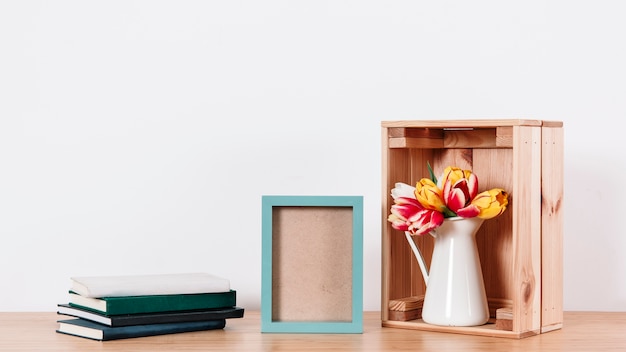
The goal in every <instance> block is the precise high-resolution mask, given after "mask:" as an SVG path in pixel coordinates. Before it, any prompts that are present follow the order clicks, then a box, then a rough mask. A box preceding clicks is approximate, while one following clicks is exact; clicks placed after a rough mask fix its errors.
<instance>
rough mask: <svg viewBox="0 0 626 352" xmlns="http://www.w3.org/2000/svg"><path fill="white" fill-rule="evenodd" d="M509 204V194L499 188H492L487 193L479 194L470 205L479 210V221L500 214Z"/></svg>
mask: <svg viewBox="0 0 626 352" xmlns="http://www.w3.org/2000/svg"><path fill="white" fill-rule="evenodd" d="M508 204H509V194H508V193H506V192H505V191H504V190H503V189H501V188H494V189H491V190H489V191H484V192H482V193H479V194H478V195H477V196H476V198H474V200H472V205H475V206H476V207H477V208H478V209H480V213H478V217H479V218H481V219H491V218H495V217H496V216H498V215H500V214H502V213H503V212H504V211H505V210H506V206H507V205H508Z"/></svg>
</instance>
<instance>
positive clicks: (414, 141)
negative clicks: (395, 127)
mask: <svg viewBox="0 0 626 352" xmlns="http://www.w3.org/2000/svg"><path fill="white" fill-rule="evenodd" d="M442 147H443V139H432V138H411V137H398V138H389V148H442Z"/></svg>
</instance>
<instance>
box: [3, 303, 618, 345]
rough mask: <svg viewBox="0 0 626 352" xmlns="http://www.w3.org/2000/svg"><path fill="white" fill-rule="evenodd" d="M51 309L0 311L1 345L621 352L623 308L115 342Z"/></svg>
mask: <svg viewBox="0 0 626 352" xmlns="http://www.w3.org/2000/svg"><path fill="white" fill-rule="evenodd" d="M61 318H66V317H65V316H59V315H57V314H56V313H54V312H24V313H15V312H0V351H63V352H72V351H81V352H85V351H125V352H130V351H333V352H337V351H392V350H393V351H426V352H427V351H437V352H441V351H464V352H467V351H481V352H484V351H507V352H514V351H520V352H534V351H567V352H571V351H585V352H593V351H602V352H608V351H626V312H565V313H564V323H563V328H562V329H560V330H556V331H551V332H548V333H545V334H541V335H537V336H532V337H528V338H524V339H519V340H518V339H509V338H501V337H482V336H470V335H461V334H450V333H439V332H425V331H417V330H404V329H396V328H383V327H381V320H380V312H365V313H364V316H363V334H275V333H261V332H260V331H261V329H260V327H261V324H260V313H259V312H258V311H246V312H245V315H244V317H243V318H238V319H228V320H227V322H226V328H225V329H224V330H214V331H204V332H189V333H180V334H172V335H162V336H152V337H141V338H133V339H124V340H114V341H104V342H101V341H94V340H89V339H84V338H79V337H74V336H69V335H64V334H59V333H57V332H56V331H55V330H56V328H57V325H58V324H57V322H56V321H57V319H61Z"/></svg>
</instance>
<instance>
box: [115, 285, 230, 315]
mask: <svg viewBox="0 0 626 352" xmlns="http://www.w3.org/2000/svg"><path fill="white" fill-rule="evenodd" d="M105 300H106V302H107V311H106V312H105V313H106V315H108V316H110V315H120V314H136V313H155V312H171V311H181V310H194V309H209V308H223V307H232V306H235V305H236V302H237V297H236V291H234V290H231V291H229V292H219V293H207V294H188V295H155V296H134V297H133V296H131V297H110V298H106V299H105Z"/></svg>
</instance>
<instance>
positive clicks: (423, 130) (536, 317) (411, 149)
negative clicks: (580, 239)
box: [381, 119, 563, 338]
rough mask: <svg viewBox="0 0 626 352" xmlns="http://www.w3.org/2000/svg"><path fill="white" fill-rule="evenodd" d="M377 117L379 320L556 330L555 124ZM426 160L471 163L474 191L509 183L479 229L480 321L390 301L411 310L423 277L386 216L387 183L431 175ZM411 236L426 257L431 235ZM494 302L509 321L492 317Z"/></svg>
mask: <svg viewBox="0 0 626 352" xmlns="http://www.w3.org/2000/svg"><path fill="white" fill-rule="evenodd" d="M381 125H382V295H381V298H382V314H381V315H382V325H383V326H385V327H393V328H404V329H416V330H428V331H440V332H451V333H462V334H473V335H483V336H497V337H508V338H524V337H528V336H533V335H537V334H541V333H545V332H548V331H552V330H556V329H560V328H561V327H562V324H563V299H562V293H563V269H562V262H563V254H562V242H563V227H562V223H563V210H562V198H563V123H562V122H560V121H538V120H519V119H505V120H443V121H383V122H382V124H381ZM428 162H429V163H430V164H431V166H432V168H433V170H434V171H435V173H436V174H437V175H438V174H439V173H441V172H442V171H443V169H444V168H445V167H446V166H458V167H461V168H463V169H470V170H473V172H474V173H475V174H476V175H477V176H478V180H479V189H480V190H481V191H482V190H487V189H491V188H495V187H500V188H503V189H505V190H506V191H507V192H509V195H510V198H509V202H510V203H509V207H508V208H507V210H506V211H505V212H504V214H502V215H501V216H499V217H497V218H494V219H490V220H487V221H485V222H484V223H483V225H482V227H481V229H480V231H479V232H478V234H477V242H478V247H479V254H480V258H481V266H482V270H483V276H484V281H485V289H486V292H487V297H488V301H489V308H490V312H491V315H492V319H490V322H489V323H487V324H485V325H482V326H477V327H445V326H435V325H430V324H426V323H424V322H423V321H422V320H421V319H419V314H417V318H416V315H415V314H413V315H412V314H410V313H411V311H406V312H404V313H403V314H397V313H398V311H397V310H414V309H417V307H416V305H415V298H416V297H420V296H423V295H424V293H425V285H424V281H423V278H422V276H421V273H420V270H419V266H418V264H417V261H416V260H415V258H414V256H413V254H412V252H411V249H410V247H409V245H408V243H407V241H406V238H405V236H404V234H403V233H401V232H400V231H397V230H394V229H393V228H392V227H391V225H390V223H389V222H388V221H387V217H388V215H389V209H390V207H391V205H392V204H393V199H392V198H391V196H390V191H391V189H392V188H393V187H394V185H395V183H396V182H404V183H408V184H412V185H414V184H415V183H416V182H417V181H419V180H420V179H421V178H424V177H429V173H428V168H427V163H428ZM419 241H420V242H421V243H419V245H420V248H421V249H422V251H423V252H424V257H425V259H426V262H427V263H429V262H430V256H431V255H432V248H433V241H432V237H431V236H429V235H426V236H422V237H421V238H420V239H419ZM403 302H412V303H411V304H403ZM390 307H391V309H393V310H392V311H391V313H390ZM403 307H404V308H403ZM407 307H408V308H407ZM420 307H421V306H420ZM498 310H500V314H499V316H501V317H506V318H502V319H508V321H506V322H502V321H501V322H500V324H496V323H495V322H496V321H495V319H496V316H497V314H496V312H498ZM413 313H415V312H413ZM394 319H395V320H394ZM503 327H504V328H503Z"/></svg>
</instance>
